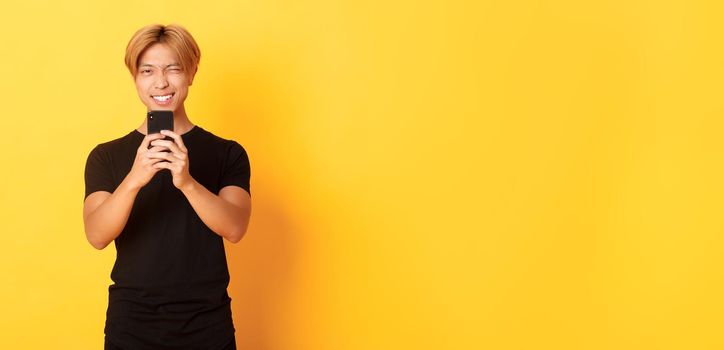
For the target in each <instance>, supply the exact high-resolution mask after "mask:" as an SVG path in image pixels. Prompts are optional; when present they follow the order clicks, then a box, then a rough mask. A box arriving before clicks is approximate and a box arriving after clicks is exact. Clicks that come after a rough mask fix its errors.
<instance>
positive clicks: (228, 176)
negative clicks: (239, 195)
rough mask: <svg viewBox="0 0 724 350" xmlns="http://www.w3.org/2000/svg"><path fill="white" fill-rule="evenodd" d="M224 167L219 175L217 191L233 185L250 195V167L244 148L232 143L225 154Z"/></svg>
mask: <svg viewBox="0 0 724 350" xmlns="http://www.w3.org/2000/svg"><path fill="white" fill-rule="evenodd" d="M224 164H225V166H224V169H223V170H222V173H221V182H220V183H219V190H221V189H222V188H224V187H225V186H229V185H235V186H239V187H241V188H243V189H245V190H246V192H248V193H249V195H251V188H250V183H249V180H250V177H251V166H250V164H249V156H248V155H247V153H246V150H245V149H244V147H242V146H241V145H240V144H239V143H238V142H236V141H232V142H231V143H230V145H229V147H228V149H227V152H226V161H225V162H224Z"/></svg>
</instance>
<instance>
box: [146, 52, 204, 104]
mask: <svg viewBox="0 0 724 350" xmlns="http://www.w3.org/2000/svg"><path fill="white" fill-rule="evenodd" d="M194 73H195V72H194ZM192 82H193V74H191V75H189V74H187V72H184V71H183V68H182V67H181V64H180V62H179V61H178V59H177V57H176V54H175V53H174V52H173V51H172V50H171V48H169V47H168V46H167V45H165V44H160V43H156V44H153V45H152V46H150V47H149V48H147V49H146V50H145V51H144V52H143V54H142V55H141V57H140V59H139V60H138V73H136V90H137V91H138V96H139V97H140V98H141V102H143V104H144V105H146V107H148V110H149V111H150V110H169V111H176V110H178V109H179V108H180V107H182V106H183V104H184V101H185V100H186V95H187V94H188V88H189V86H190V85H191V83H192Z"/></svg>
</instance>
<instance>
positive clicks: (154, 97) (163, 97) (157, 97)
mask: <svg viewBox="0 0 724 350" xmlns="http://www.w3.org/2000/svg"><path fill="white" fill-rule="evenodd" d="M170 98H171V95H166V96H153V99H154V100H156V101H161V102H163V101H168V99H170Z"/></svg>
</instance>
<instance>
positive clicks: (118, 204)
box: [85, 179, 139, 249]
mask: <svg viewBox="0 0 724 350" xmlns="http://www.w3.org/2000/svg"><path fill="white" fill-rule="evenodd" d="M138 191H139V188H136V187H134V186H132V185H131V184H129V183H128V181H127V180H126V179H124V180H123V182H121V184H120V185H118V188H116V190H115V191H113V193H112V194H111V195H110V196H109V197H108V198H106V200H105V201H103V203H101V205H99V206H98V208H96V209H95V210H94V211H93V212H92V213H90V214H89V215H88V217H87V218H86V220H85V231H86V234H87V236H88V240H89V241H90V242H91V244H92V245H93V246H94V247H95V248H97V249H103V248H105V247H106V246H107V245H108V244H109V243H111V242H112V241H113V240H114V239H116V237H118V235H120V234H121V232H122V231H123V228H124V227H125V226H126V222H127V221H128V217H129V216H130V215H131V209H132V208H133V202H134V201H135V199H136V195H137V194H138Z"/></svg>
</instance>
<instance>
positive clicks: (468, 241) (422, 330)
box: [0, 0, 724, 350]
mask: <svg viewBox="0 0 724 350" xmlns="http://www.w3.org/2000/svg"><path fill="white" fill-rule="evenodd" d="M2 7H3V9H2V11H0V39H1V40H0V45H2V46H1V47H0V59H1V60H2V61H0V63H1V64H0V99H1V100H0V101H2V103H1V104H0V113H1V114H0V118H1V120H2V137H0V164H2V171H1V172H0V184H2V189H0V209H1V212H2V214H1V215H2V219H1V220H0V234H1V236H0V281H1V283H2V288H0V300H1V303H2V304H1V305H2V310H1V311H0V330H2V335H1V336H0V348H2V349H50V348H53V349H101V348H102V342H103V323H104V320H105V311H106V306H107V287H108V285H109V284H110V283H111V281H110V277H109V275H110V270H111V268H112V264H113V261H114V259H115V250H114V247H113V245H111V246H109V247H108V248H107V249H105V250H102V251H98V250H95V249H93V248H92V247H91V246H90V244H88V242H87V241H86V239H85V235H84V232H83V223H82V215H81V214H82V200H83V191H84V183H83V169H84V166H85V160H86V157H87V155H88V152H89V151H90V150H91V149H92V148H93V146H95V145H96V144H97V143H100V142H103V141H107V140H110V139H114V138H117V137H120V136H123V135H125V134H126V133H128V132H129V131H131V130H132V129H133V128H136V127H138V126H139V125H140V123H141V122H142V120H143V118H144V112H145V109H144V107H143V105H142V104H141V102H140V101H139V99H138V96H137V95H136V91H135V88H134V86H133V83H132V80H131V78H130V75H129V73H128V72H127V71H126V68H125V66H124V65H123V55H124V49H125V45H126V43H127V42H128V39H130V36H131V35H132V34H133V32H135V30H137V29H138V28H140V27H141V26H142V25H145V24H149V23H156V22H159V23H164V24H167V23H180V24H182V25H184V26H186V27H187V28H188V29H189V30H190V31H191V33H192V34H193V35H194V36H195V38H196V40H197V41H198V43H199V45H200V47H201V52H202V58H201V65H200V68H199V71H198V74H197V76H196V80H195V82H194V85H193V86H192V87H191V90H190V95H189V98H188V100H187V110H188V112H189V117H190V119H191V120H192V122H194V123H196V124H198V125H201V126H202V127H204V128H205V129H207V130H210V131H212V132H214V133H216V134H217V135H219V136H222V137H225V138H232V139H235V140H237V141H238V142H239V143H241V144H242V145H243V146H244V147H245V148H246V149H247V151H248V152H249V156H250V160H251V167H252V179H251V186H252V193H253V214H252V220H251V226H250V228H249V231H248V233H247V236H246V237H245V238H244V239H243V240H242V241H241V242H240V243H238V244H228V243H227V244H226V248H227V254H228V257H229V265H230V270H231V276H232V280H231V285H230V288H229V291H230V295H231V297H232V300H233V301H232V307H233V313H234V320H235V325H236V329H237V344H238V346H239V347H240V348H243V349H262V350H264V349H280V350H287V349H288V350H292V349H295V350H299V349H330V350H331V349H334V350H341V349H344V350H356V349H722V348H724V335H723V334H724V333H722V326H724V320H723V316H722V315H723V314H724V302H722V298H723V297H722V296H723V295H724V274H722V266H723V265H722V263H724V254H723V251H724V249H723V248H724V238H722V235H721V234H722V229H723V228H724V225H723V224H722V221H723V217H722V215H721V213H722V212H723V210H724V204H722V201H723V200H724V186H722V179H724V166H723V165H722V157H721V154H722V148H723V147H724V138H722V137H721V134H722V127H723V126H724V122H723V121H722V112H723V111H722V109H723V108H722V103H721V98H720V96H721V95H722V92H723V91H722V90H723V89H722V86H723V85H724V49H723V48H724V40H722V38H724V35H723V34H724V24H723V23H724V22H722V20H721V17H722V14H724V8H722V6H721V5H717V3H716V2H713V1H702V2H692V1H669V2H667V1H621V0H615V1H597V2H590V1H449V0H448V1H442V0H440V1H427V2H425V1H422V2H420V1H393V2H390V1H382V0H374V1H356V2H350V1H319V0H316V1H286V2H284V1H274V0H271V1H222V2H213V1H203V2H197V1H126V2H124V3H118V4H115V5H109V4H105V2H100V1H87V2H81V1H67V2H50V1H49V2H47V3H42V2H33V1H14V2H4V3H3V6H2ZM190 161H191V162H193V159H190Z"/></svg>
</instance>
